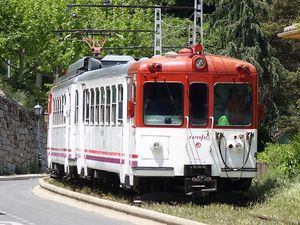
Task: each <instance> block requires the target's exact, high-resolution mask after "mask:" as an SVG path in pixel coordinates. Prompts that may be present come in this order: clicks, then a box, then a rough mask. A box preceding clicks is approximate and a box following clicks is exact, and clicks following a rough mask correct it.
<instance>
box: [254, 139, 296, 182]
mask: <svg viewBox="0 0 300 225" xmlns="http://www.w3.org/2000/svg"><path fill="white" fill-rule="evenodd" d="M258 161H260V162H266V163H267V164H268V165H269V170H270V172H271V173H275V174H276V175H277V176H280V177H288V178H291V177H295V176H296V175H297V174H300V134H297V135H296V136H295V137H294V139H293V140H292V141H291V142H290V143H288V144H269V145H268V146H267V147H266V149H265V151H264V152H262V153H259V155H258Z"/></svg>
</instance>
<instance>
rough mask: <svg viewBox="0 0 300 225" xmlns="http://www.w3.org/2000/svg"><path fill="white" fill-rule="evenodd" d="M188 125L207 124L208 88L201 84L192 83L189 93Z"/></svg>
mask: <svg viewBox="0 0 300 225" xmlns="http://www.w3.org/2000/svg"><path fill="white" fill-rule="evenodd" d="M189 99H190V117H189V118H190V123H191V124H192V125H194V126H201V125H206V124H207V115H208V112H207V109H208V104H207V102H208V88H207V85H206V84H203V83H192V84H191V85H190V91H189Z"/></svg>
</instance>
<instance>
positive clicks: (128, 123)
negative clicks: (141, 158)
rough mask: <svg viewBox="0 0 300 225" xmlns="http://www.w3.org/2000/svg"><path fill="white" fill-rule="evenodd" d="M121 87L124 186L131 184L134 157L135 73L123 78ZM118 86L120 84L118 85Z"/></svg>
mask: <svg viewBox="0 0 300 225" xmlns="http://www.w3.org/2000/svg"><path fill="white" fill-rule="evenodd" d="M125 79H126V80H125V82H124V83H123V85H122V86H121V87H122V90H121V92H122V96H123V98H122V101H121V102H119V104H120V105H122V111H121V110H120V107H119V113H120V114H119V116H121V115H122V123H123V124H122V152H121V155H122V160H121V161H120V164H121V166H120V181H121V183H122V184H124V185H125V186H128V187H129V186H130V185H133V176H132V169H131V168H132V167H134V166H135V163H136V161H135V160H137V159H136V158H135V155H136V153H135V151H136V148H135V145H136V144H135V142H136V141H135V112H136V111H135V108H136V105H135V103H136V81H135V75H133V76H132V78H131V79H129V78H127V76H126V78H125ZM119 87H120V86H119Z"/></svg>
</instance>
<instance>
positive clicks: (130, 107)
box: [127, 100, 134, 118]
mask: <svg viewBox="0 0 300 225" xmlns="http://www.w3.org/2000/svg"><path fill="white" fill-rule="evenodd" d="M127 116H128V118H133V117H134V102H133V100H129V101H128V102H127Z"/></svg>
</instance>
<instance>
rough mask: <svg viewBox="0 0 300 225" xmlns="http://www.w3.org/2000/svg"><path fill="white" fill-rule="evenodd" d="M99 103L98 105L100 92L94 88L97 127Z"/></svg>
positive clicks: (97, 122)
mask: <svg viewBox="0 0 300 225" xmlns="http://www.w3.org/2000/svg"><path fill="white" fill-rule="evenodd" d="M99 103H100V91H99V88H96V104H95V124H96V125H99Z"/></svg>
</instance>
